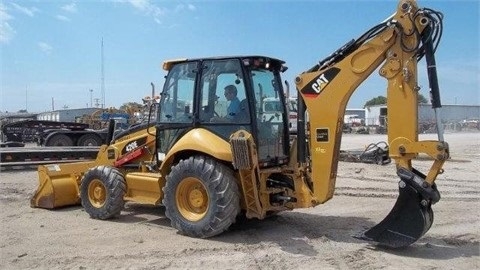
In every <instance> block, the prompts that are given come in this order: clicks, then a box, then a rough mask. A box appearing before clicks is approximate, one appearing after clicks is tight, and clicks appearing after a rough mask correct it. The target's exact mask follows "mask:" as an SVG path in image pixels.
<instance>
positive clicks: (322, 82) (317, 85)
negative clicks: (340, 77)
mask: <svg viewBox="0 0 480 270" xmlns="http://www.w3.org/2000/svg"><path fill="white" fill-rule="evenodd" d="M328 83H329V81H328V79H327V78H326V77H325V74H322V75H320V77H318V78H317V80H316V81H315V82H314V83H312V90H313V91H315V92H316V93H317V94H320V91H322V89H323V87H325V86H326V85H327V84H328Z"/></svg>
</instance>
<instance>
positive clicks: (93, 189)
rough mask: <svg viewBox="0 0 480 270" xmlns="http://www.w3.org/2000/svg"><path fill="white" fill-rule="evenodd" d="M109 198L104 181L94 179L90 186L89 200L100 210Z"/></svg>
mask: <svg viewBox="0 0 480 270" xmlns="http://www.w3.org/2000/svg"><path fill="white" fill-rule="evenodd" d="M106 198H107V190H106V188H105V185H103V183H102V181H100V180H98V179H94V180H93V181H92V182H91V183H90V185H88V200H89V201H90V203H91V204H92V205H93V206H94V207H96V208H100V207H102V206H103V205H104V204H105V200H106Z"/></svg>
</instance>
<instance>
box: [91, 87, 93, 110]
mask: <svg viewBox="0 0 480 270" xmlns="http://www.w3.org/2000/svg"><path fill="white" fill-rule="evenodd" d="M92 93H93V89H90V108H92V107H93V95H92Z"/></svg>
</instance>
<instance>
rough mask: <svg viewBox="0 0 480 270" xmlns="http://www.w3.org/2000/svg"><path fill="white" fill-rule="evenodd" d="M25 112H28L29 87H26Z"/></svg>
mask: <svg viewBox="0 0 480 270" xmlns="http://www.w3.org/2000/svg"><path fill="white" fill-rule="evenodd" d="M25 112H28V86H27V85H25Z"/></svg>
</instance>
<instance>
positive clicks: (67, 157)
mask: <svg viewBox="0 0 480 270" xmlns="http://www.w3.org/2000/svg"><path fill="white" fill-rule="evenodd" d="M99 149H100V148H99V147H5V148H0V169H1V170H2V171H3V170H11V169H24V168H30V167H33V168H36V167H37V166H38V165H43V164H51V163H68V162H75V161H86V160H92V159H95V158H96V157H97V154H98V151H99Z"/></svg>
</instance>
